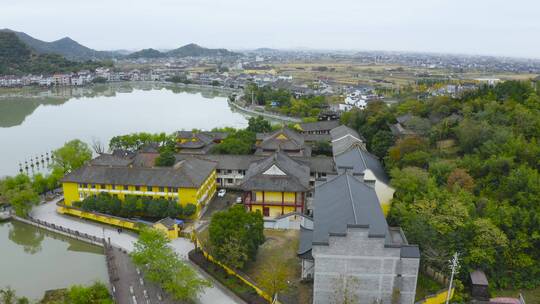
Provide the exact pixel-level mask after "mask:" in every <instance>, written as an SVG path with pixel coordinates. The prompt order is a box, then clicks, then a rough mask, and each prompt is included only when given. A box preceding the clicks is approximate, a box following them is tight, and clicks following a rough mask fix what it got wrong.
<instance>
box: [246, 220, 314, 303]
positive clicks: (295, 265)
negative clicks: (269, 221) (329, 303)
mask: <svg viewBox="0 0 540 304" xmlns="http://www.w3.org/2000/svg"><path fill="white" fill-rule="evenodd" d="M264 235H265V237H266V241H265V242H264V244H262V245H261V246H260V247H259V252H258V253H257V259H256V262H254V263H250V264H249V265H247V267H246V269H245V270H244V272H245V273H246V274H247V275H248V276H249V277H250V278H252V279H253V280H255V282H257V279H258V278H260V277H261V276H262V275H263V273H264V271H265V269H267V268H268V267H272V266H271V265H270V261H271V260H272V258H277V260H278V261H282V263H284V264H285V265H286V268H287V269H288V270H289V271H288V273H287V281H288V282H289V286H290V288H289V290H288V291H287V292H285V293H283V294H281V295H280V297H279V300H280V301H281V302H282V303H311V296H312V289H311V288H312V287H311V284H309V283H302V282H300V274H301V266H300V260H299V259H298V257H297V256H296V252H297V250H298V245H299V236H300V231H298V230H272V229H266V230H265V231H264Z"/></svg>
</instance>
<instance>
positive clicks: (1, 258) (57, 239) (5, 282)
mask: <svg viewBox="0 0 540 304" xmlns="http://www.w3.org/2000/svg"><path fill="white" fill-rule="evenodd" d="M96 280H99V281H103V282H106V281H107V268H106V261H105V257H104V255H103V249H102V248H100V247H98V246H94V245H90V244H87V243H83V242H81V241H78V240H74V239H71V238H67V237H65V236H63V235H60V234H57V233H53V232H49V231H46V230H42V229H39V228H37V227H34V226H30V225H28V224H25V223H21V222H16V221H10V222H0V287H3V286H11V287H12V288H14V289H15V290H16V291H17V294H18V295H20V296H26V297H28V298H30V299H33V300H36V299H40V298H41V297H43V293H44V291H45V290H51V289H58V288H65V287H67V286H71V285H74V284H84V285H86V284H89V283H91V282H93V281H96Z"/></svg>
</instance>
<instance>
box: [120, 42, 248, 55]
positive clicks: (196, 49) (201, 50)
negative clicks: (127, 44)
mask: <svg viewBox="0 0 540 304" xmlns="http://www.w3.org/2000/svg"><path fill="white" fill-rule="evenodd" d="M239 55H240V54H239V53H235V52H231V51H229V50H227V49H223V48H222V49H209V48H205V47H202V46H200V45H198V44H195V43H190V44H186V45H184V46H181V47H179V48H177V49H174V50H170V51H167V52H160V51H158V50H156V49H152V48H149V49H143V50H140V51H138V52H134V53H131V54H129V55H127V56H126V58H129V59H139V58H164V57H214V56H221V57H232V56H239Z"/></svg>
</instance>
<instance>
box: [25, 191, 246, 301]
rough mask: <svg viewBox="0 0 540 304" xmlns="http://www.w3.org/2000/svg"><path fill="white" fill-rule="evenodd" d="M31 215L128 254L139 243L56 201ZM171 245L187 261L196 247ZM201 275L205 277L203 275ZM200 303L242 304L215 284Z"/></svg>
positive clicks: (186, 243)
mask: <svg viewBox="0 0 540 304" xmlns="http://www.w3.org/2000/svg"><path fill="white" fill-rule="evenodd" d="M30 215H31V216H32V217H34V218H36V219H40V220H42V221H46V222H49V223H54V224H56V225H60V226H63V227H66V228H69V229H72V230H77V231H79V232H82V233H87V234H89V235H93V236H96V237H104V238H105V239H109V238H110V241H111V244H112V245H113V246H115V247H120V248H122V249H124V250H126V251H128V252H130V251H132V250H133V244H134V243H135V242H136V241H137V235H136V234H135V233H131V232H126V231H125V230H124V232H122V233H118V231H117V230H116V228H114V227H111V226H106V225H101V224H98V223H94V222H90V221H85V220H82V219H78V218H75V217H72V216H67V215H62V214H59V213H57V212H56V200H55V201H52V202H49V203H45V204H42V205H39V206H37V207H35V208H34V209H33V210H32V212H31V214H30ZM170 245H171V247H173V248H174V250H175V251H176V252H177V253H178V254H179V255H180V257H182V259H185V260H187V259H188V256H187V254H188V252H189V251H191V250H192V249H193V248H194V245H193V244H192V243H191V242H190V241H188V240H186V239H183V238H178V239H176V240H173V241H171V243H170ZM200 275H201V276H203V275H202V274H200ZM198 302H199V303H201V304H206V303H208V304H215V303H217V304H240V303H242V302H241V301H239V300H238V299H237V298H235V297H234V296H231V295H230V294H229V292H228V291H224V290H222V289H221V288H220V287H218V284H214V286H213V287H211V288H207V289H205V290H204V292H203V294H201V296H200V299H199V301H198ZM122 304H124V303H122Z"/></svg>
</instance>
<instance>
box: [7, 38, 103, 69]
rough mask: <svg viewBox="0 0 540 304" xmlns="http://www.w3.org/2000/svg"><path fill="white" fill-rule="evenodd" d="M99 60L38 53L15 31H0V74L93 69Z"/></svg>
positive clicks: (100, 64)
mask: <svg viewBox="0 0 540 304" xmlns="http://www.w3.org/2000/svg"><path fill="white" fill-rule="evenodd" d="M98 66H102V63H100V62H85V63H81V62H75V61H70V60H67V59H66V58H64V57H63V56H62V55H59V54H39V53H37V52H36V51H35V50H33V49H32V48H30V47H29V46H28V45H27V44H26V43H25V42H24V41H23V40H22V39H20V38H19V37H18V36H17V35H16V34H15V33H13V32H9V31H0V75H20V74H28V73H31V74H53V73H56V72H74V71H79V70H83V69H95V68H96V67H98Z"/></svg>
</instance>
